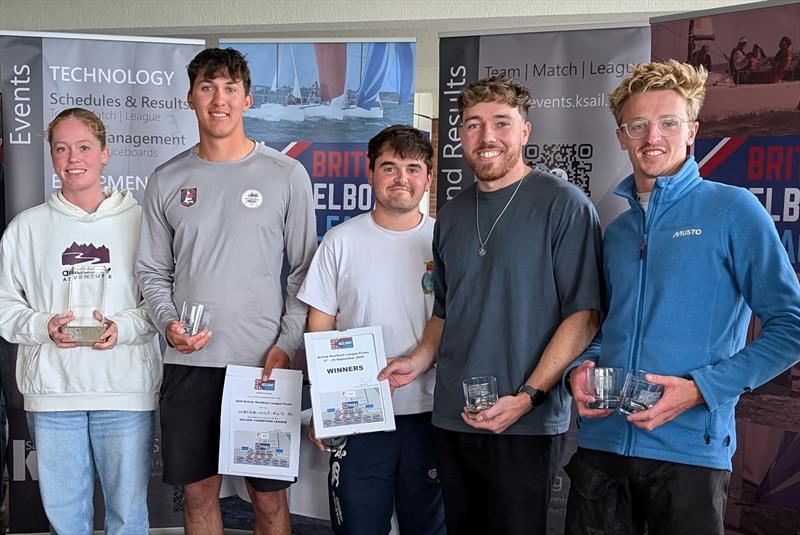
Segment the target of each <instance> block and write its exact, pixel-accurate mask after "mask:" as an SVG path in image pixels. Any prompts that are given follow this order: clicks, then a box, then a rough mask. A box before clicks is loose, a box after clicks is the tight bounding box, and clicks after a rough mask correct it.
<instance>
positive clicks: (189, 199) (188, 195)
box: [181, 188, 197, 208]
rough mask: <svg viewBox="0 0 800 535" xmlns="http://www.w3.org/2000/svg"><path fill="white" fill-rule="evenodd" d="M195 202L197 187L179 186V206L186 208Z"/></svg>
mask: <svg viewBox="0 0 800 535" xmlns="http://www.w3.org/2000/svg"><path fill="white" fill-rule="evenodd" d="M196 203H197V188H181V206H185V207H187V208H189V207H191V206H194V205H195V204H196Z"/></svg>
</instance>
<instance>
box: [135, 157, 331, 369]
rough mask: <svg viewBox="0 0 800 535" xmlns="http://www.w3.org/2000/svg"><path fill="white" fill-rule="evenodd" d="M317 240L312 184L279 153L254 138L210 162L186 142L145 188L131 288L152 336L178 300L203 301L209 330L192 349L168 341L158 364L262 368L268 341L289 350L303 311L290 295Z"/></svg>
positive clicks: (297, 338) (169, 318) (299, 330)
mask: <svg viewBox="0 0 800 535" xmlns="http://www.w3.org/2000/svg"><path fill="white" fill-rule="evenodd" d="M316 243H317V241H316V228H315V220H314V208H313V199H312V194H311V183H310V181H309V178H308V174H307V173H306V171H305V169H304V168H303V166H302V165H300V164H299V163H298V162H297V161H296V160H293V159H291V158H289V157H288V156H285V155H283V154H281V153H279V152H277V151H275V150H273V149H271V148H269V147H266V146H264V145H261V144H257V145H256V148H255V149H254V150H253V151H252V152H251V153H250V154H248V155H247V156H245V157H244V158H242V159H241V160H237V161H232V162H210V161H207V160H203V159H202V158H200V157H199V156H198V155H197V153H196V151H195V148H192V149H189V150H187V151H185V152H183V153H181V154H179V155H177V156H176V157H174V158H173V159H172V160H170V161H169V162H167V163H165V164H163V165H162V166H160V167H158V168H157V169H156V170H155V172H154V173H153V174H152V175H151V176H150V180H149V182H148V184H147V189H146V191H145V198H144V204H143V213H142V224H141V230H140V233H139V251H138V257H137V260H136V275H137V277H138V279H139V285H140V287H141V290H142V294H143V295H144V298H145V301H146V302H147V305H148V307H149V309H150V314H151V317H152V319H153V322H154V323H155V324H156V326H157V327H158V330H159V332H160V333H162V334H163V333H164V331H165V329H166V327H167V324H168V323H169V322H170V321H172V320H177V319H178V313H179V312H180V307H181V304H182V303H183V302H184V301H195V302H200V303H203V304H204V305H206V306H207V307H208V309H209V310H210V312H211V320H210V324H209V328H210V329H211V331H212V332H213V336H212V338H211V340H210V341H209V342H208V344H207V345H206V346H205V347H203V348H202V349H201V350H200V351H195V352H194V353H191V354H189V355H181V354H180V353H178V352H177V351H176V350H175V349H173V348H171V347H170V348H167V352H166V354H165V356H164V361H165V362H167V363H170V364H184V365H191V366H209V367H224V366H226V365H227V364H239V365H244V366H261V365H263V363H264V356H265V354H266V352H267V351H268V350H269V349H270V348H271V347H272V346H273V345H275V346H278V347H279V348H281V349H282V350H284V351H285V352H286V353H288V354H289V356H291V355H292V354H293V353H294V352H295V350H296V349H297V347H298V346H299V344H300V340H301V338H302V335H303V330H304V329H305V323H306V314H307V307H306V305H305V304H303V303H302V302H300V301H299V300H298V299H297V297H296V295H297V291H298V290H299V288H300V285H301V284H302V282H303V279H304V278H305V274H306V271H307V269H308V265H309V264H310V263H311V258H312V257H313V256H314V251H315V250H316ZM284 261H285V263H286V264H287V265H288V268H287V269H288V277H287V280H286V300H285V307H284V296H283V295H282V288H281V269H282V267H283V266H284Z"/></svg>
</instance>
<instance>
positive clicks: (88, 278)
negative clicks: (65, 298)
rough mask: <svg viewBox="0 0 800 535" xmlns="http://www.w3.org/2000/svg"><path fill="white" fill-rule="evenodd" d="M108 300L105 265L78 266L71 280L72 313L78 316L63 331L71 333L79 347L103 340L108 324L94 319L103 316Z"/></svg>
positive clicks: (70, 303) (70, 307)
mask: <svg viewBox="0 0 800 535" xmlns="http://www.w3.org/2000/svg"><path fill="white" fill-rule="evenodd" d="M105 297H106V268H105V266H75V267H74V268H73V270H72V276H71V277H70V279H69V310H71V311H72V315H73V316H74V317H75V318H74V319H73V320H72V321H71V322H69V323H68V324H67V325H64V326H63V327H61V332H63V333H65V334H69V335H70V336H71V337H72V339H73V340H74V341H75V345H78V346H91V345H93V344H95V343H97V342H99V341H100V335H101V334H103V331H105V330H106V325H105V323H103V322H102V321H101V320H100V321H99V320H97V319H96V318H95V317H94V311H95V310H97V311H98V312H100V313H102V311H103V310H104V308H105Z"/></svg>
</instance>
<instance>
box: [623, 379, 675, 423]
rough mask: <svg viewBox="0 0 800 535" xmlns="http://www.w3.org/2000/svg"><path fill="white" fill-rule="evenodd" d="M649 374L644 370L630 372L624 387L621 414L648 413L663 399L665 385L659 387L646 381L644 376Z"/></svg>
mask: <svg viewBox="0 0 800 535" xmlns="http://www.w3.org/2000/svg"><path fill="white" fill-rule="evenodd" d="M647 373H648V372H646V371H644V370H633V371H630V372H628V376H627V377H626V378H625V385H624V386H623V387H622V400H621V401H620V404H619V412H621V413H622V414H628V415H630V414H634V413H636V412H641V411H646V410H647V409H649V408H650V407H652V406H653V405H655V404H656V403H657V402H658V400H659V399H661V395H662V394H663V393H664V385H657V384H655V383H651V382H650V381H648V380H647V379H645V378H644V376H645V374H647Z"/></svg>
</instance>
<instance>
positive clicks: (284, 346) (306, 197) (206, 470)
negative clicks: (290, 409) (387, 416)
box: [136, 48, 316, 535]
mask: <svg viewBox="0 0 800 535" xmlns="http://www.w3.org/2000/svg"><path fill="white" fill-rule="evenodd" d="M187 70H188V74H189V82H190V85H191V86H190V90H189V94H188V101H189V107H190V108H191V109H193V110H194V111H195V114H196V116H197V125H198V129H199V133H200V142H199V143H198V144H197V145H195V146H194V147H192V148H191V149H189V150H187V151H185V152H183V153H181V154H179V155H177V156H175V157H174V158H173V159H171V160H170V161H168V162H167V163H165V164H163V165H161V166H160V167H158V168H157V169H156V170H155V172H154V173H153V174H152V175H151V176H150V180H149V182H148V185H147V190H146V192H145V200H144V205H143V214H142V226H141V231H140V236H139V253H138V258H137V262H136V275H137V276H138V278H139V284H140V286H141V290H142V294H143V295H144V298H145V300H146V302H147V305H148V307H149V309H150V314H151V316H152V320H153V322H154V323H155V325H156V326H157V327H158V329H159V332H161V333H162V334H163V335H164V336H165V338H166V340H167V342H168V344H169V347H168V348H167V351H166V353H165V355H164V363H165V364H164V380H163V385H162V387H161V399H160V416H161V434H162V443H161V444H162V455H163V459H164V476H163V477H164V481H165V482H166V483H168V484H172V485H181V486H183V489H184V506H185V507H184V525H185V530H186V533H189V534H196V533H204V534H205V533H218V534H222V519H221V515H220V507H219V500H218V496H219V489H220V485H221V480H222V478H221V476H220V475H218V474H217V461H218V454H219V450H218V448H219V422H220V406H221V400H222V388H223V384H224V378H225V366H227V365H228V364H237V365H244V366H262V365H263V366H264V375H265V377H268V376H269V373H270V372H271V370H272V369H273V368H275V367H278V368H286V367H288V365H289V358H290V356H291V355H292V354H293V353H294V352H295V350H296V349H297V347H298V345H299V344H300V340H301V337H302V334H303V330H304V327H305V323H306V312H307V309H306V306H305V305H304V304H303V303H301V302H300V301H299V300H298V299H297V298H296V294H297V291H298V289H299V288H300V285H301V284H302V282H303V279H304V278H305V274H306V270H307V269H308V265H309V263H310V262H311V258H312V257H313V255H314V251H315V249H316V229H315V221H314V209H313V200H312V194H311V184H310V181H309V178H308V174H307V173H306V171H305V170H304V169H303V167H302V166H301V165H300V164H299V163H298V162H297V161H295V160H293V159H291V158H289V157H287V156H284V155H283V154H281V153H279V152H277V151H274V150H272V149H270V148H268V147H266V146H264V145H262V144H258V143H255V142H254V141H252V140H250V139H248V138H247V136H246V135H245V132H244V125H243V122H242V115H243V113H244V112H245V111H246V110H247V109H248V108H249V107H250V106H251V105H252V101H253V98H252V95H251V94H250V72H249V69H248V66H247V62H246V61H245V59H244V57H243V56H242V55H241V54H240V53H239V52H238V51H236V50H233V49H230V48H229V49H225V50H221V49H208V50H204V51H203V52H201V53H200V54H198V55H197V56H196V57H195V58H194V59H193V60H192V62H191V63H190V64H189V66H188V69H187ZM284 264H286V265H287V266H288V268H287V269H288V277H287V281H286V294H285V296H286V297H285V300H284V297H283V291H282V288H281V269H282V267H283V266H284ZM184 302H198V303H202V304H203V305H205V307H206V309H207V310H208V311H210V322H209V325H208V329H206V330H202V331H200V332H199V333H197V334H193V335H190V334H185V333H184V325H183V324H181V323H179V317H178V308H177V307H180V306H181V305H182V303H184ZM288 485H289V483H287V482H283V481H274V480H268V479H259V478H247V489H248V492H249V494H250V497H251V499H252V502H253V508H254V510H255V513H256V526H255V532H256V533H269V534H286V535H288V534H289V533H290V521H289V511H288V505H287V501H286V492H285V489H286V487H288Z"/></svg>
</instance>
